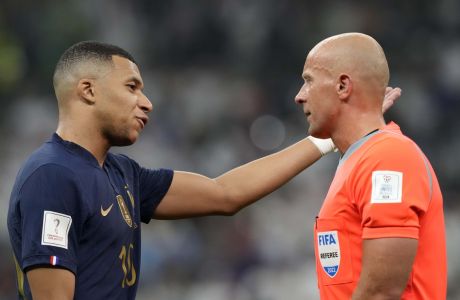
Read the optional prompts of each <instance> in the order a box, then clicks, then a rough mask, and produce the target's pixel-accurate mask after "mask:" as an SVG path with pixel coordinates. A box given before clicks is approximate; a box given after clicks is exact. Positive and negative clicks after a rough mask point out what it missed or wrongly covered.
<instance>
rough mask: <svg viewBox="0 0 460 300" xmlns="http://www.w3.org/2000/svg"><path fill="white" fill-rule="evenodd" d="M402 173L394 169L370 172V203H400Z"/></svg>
mask: <svg viewBox="0 0 460 300" xmlns="http://www.w3.org/2000/svg"><path fill="white" fill-rule="evenodd" d="M402 184H403V173H401V172H396V171H374V172H372V195H371V203H400V202H401V199H402Z"/></svg>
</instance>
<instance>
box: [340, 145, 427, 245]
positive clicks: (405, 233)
mask: <svg viewBox="0 0 460 300" xmlns="http://www.w3.org/2000/svg"><path fill="white" fill-rule="evenodd" d="M425 159H426V158H425V157H424V155H423V153H422V152H421V150H420V149H419V148H418V147H417V146H416V145H415V144H414V143H413V142H412V141H410V140H408V139H407V140H406V139H403V138H401V139H400V138H388V139H383V140H382V141H380V142H378V143H377V144H375V145H374V146H372V147H371V148H370V149H368V151H367V152H366V153H365V154H364V156H363V158H362V159H361V160H360V162H359V163H358V165H357V167H356V169H355V172H353V173H352V175H351V176H350V178H349V189H350V190H351V191H352V195H353V202H354V204H355V205H356V206H357V208H358V211H359V213H360V214H361V221H362V223H361V226H362V228H363V236H362V238H364V239H371V238H384V237H406V238H415V239H418V237H419V228H420V217H421V216H422V215H423V214H424V213H425V212H426V210H427V208H428V205H429V202H430V198H431V192H430V182H429V181H430V176H429V173H428V172H429V170H428V169H427V167H426V161H425Z"/></svg>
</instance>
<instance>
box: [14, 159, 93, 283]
mask: <svg viewBox="0 0 460 300" xmlns="http://www.w3.org/2000/svg"><path fill="white" fill-rule="evenodd" d="M18 196H19V205H20V213H21V220H22V226H21V231H22V232H21V236H22V257H21V258H18V259H20V260H21V262H22V267H23V269H24V270H27V269H28V268H31V267H35V266H40V265H45V266H46V265H48V266H49V265H54V266H58V267H63V268H66V269H68V270H70V271H72V272H73V273H74V274H76V273H77V254H76V253H77V251H78V237H79V233H78V232H79V228H80V224H82V222H81V219H82V218H83V216H82V214H83V211H84V209H83V207H82V202H81V195H80V189H79V185H78V183H77V178H76V176H75V175H74V173H73V172H72V171H71V170H69V169H67V168H65V167H62V166H59V165H54V164H49V165H44V166H41V167H39V168H38V169H37V170H35V171H34V172H33V173H32V174H31V175H30V176H29V178H27V180H26V181H25V182H24V184H23V185H22V187H21V189H20V191H19V195H18Z"/></svg>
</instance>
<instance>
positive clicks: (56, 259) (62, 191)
mask: <svg viewBox="0 0 460 300" xmlns="http://www.w3.org/2000/svg"><path fill="white" fill-rule="evenodd" d="M172 177H173V171H171V170H166V169H159V170H149V169H145V168H142V167H140V166H139V165H138V164H137V163H136V162H135V161H133V160H132V159H130V158H128V157H126V156H123V155H115V154H111V153H109V154H108V155H107V158H106V160H105V162H104V166H103V167H100V166H99V164H98V162H97V160H96V158H95V157H94V156H93V155H92V154H91V153H89V152H88V151H87V150H85V149H84V148H82V147H80V146H78V145H76V144H74V143H71V142H68V141H64V140H62V139H61V138H60V137H59V136H58V135H57V134H54V135H53V137H52V139H51V140H50V141H48V142H46V143H45V144H44V145H43V146H42V147H41V148H39V149H38V150H37V151H35V152H34V153H33V154H32V155H31V157H30V158H29V159H28V160H27V162H26V163H25V165H24V166H23V167H22V168H21V170H20V171H19V174H18V176H17V178H16V183H15V185H14V188H13V191H12V194H11V199H10V206H9V211H8V230H9V235H10V239H11V244H12V246H13V251H14V255H15V259H16V266H17V268H18V293H19V298H20V299H21V298H27V299H32V297H31V295H30V289H29V286H28V283H27V278H26V276H25V271H27V270H28V269H30V268H34V267H39V266H50V265H54V266H57V267H61V268H65V269H68V270H70V271H71V272H73V273H74V274H75V299H85V300H88V299H134V298H135V295H136V290H137V284H138V282H139V271H140V249H141V240H140V236H141V227H140V222H144V223H148V222H149V221H150V219H151V217H152V215H153V212H154V210H155V208H156V207H157V205H158V204H159V202H160V201H161V199H162V198H163V196H164V195H165V194H166V192H167V191H168V189H169V186H170V184H171V181H172Z"/></svg>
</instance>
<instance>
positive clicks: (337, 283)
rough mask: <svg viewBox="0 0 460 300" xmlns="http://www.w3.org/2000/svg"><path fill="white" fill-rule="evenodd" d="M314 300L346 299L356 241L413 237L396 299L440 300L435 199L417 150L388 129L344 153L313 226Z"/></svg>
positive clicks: (439, 212) (442, 267)
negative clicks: (405, 274) (414, 242)
mask: <svg viewBox="0 0 460 300" xmlns="http://www.w3.org/2000/svg"><path fill="white" fill-rule="evenodd" d="M314 231H315V255H316V272H317V275H318V287H319V291H320V296H321V299H327V300H329V299H350V298H351V295H352V294H353V290H354V289H355V288H356V285H357V283H358V280H359V277H360V273H361V256H362V250H361V246H362V240H363V239H375V238H388V237H404V238H414V239H417V240H418V249H417V254H416V256H415V261H414V264H413V267H412V272H411V274H410V278H409V281H408V283H407V286H406V288H405V290H404V293H403V295H402V298H401V299H417V300H418V299H427V300H428V299H429V300H438V299H439V300H441V299H442V300H444V299H446V289H447V266H446V239H445V229H444V213H443V207H442V194H441V190H440V188H439V184H438V180H437V178H436V175H435V173H434V171H433V168H432V167H431V165H430V163H429V162H428V160H427V158H426V157H425V155H424V154H423V153H422V151H421V150H420V148H419V147H418V146H417V145H416V144H415V143H414V142H413V141H412V140H410V139H409V138H408V137H406V136H404V135H403V134H402V133H401V131H400V129H399V127H398V125H396V124H395V123H390V124H389V125H387V126H385V127H384V128H382V129H380V130H379V131H377V132H375V133H372V134H370V135H368V136H366V137H364V138H362V139H360V140H359V141H357V142H356V143H354V144H353V145H351V146H350V148H349V149H348V150H347V152H346V153H345V154H344V156H343V157H342V159H341V160H340V162H339V166H338V168H337V171H336V174H335V177H334V180H333V181H332V184H331V186H330V188H329V192H328V194H327V196H326V199H325V200H324V203H323V206H322V208H321V210H320V212H319V215H318V217H317V219H316V224H315V228H314Z"/></svg>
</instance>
